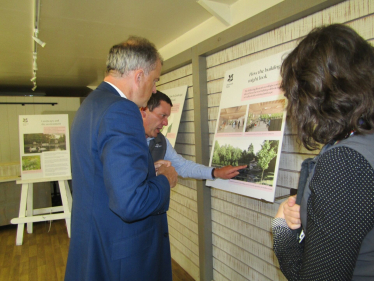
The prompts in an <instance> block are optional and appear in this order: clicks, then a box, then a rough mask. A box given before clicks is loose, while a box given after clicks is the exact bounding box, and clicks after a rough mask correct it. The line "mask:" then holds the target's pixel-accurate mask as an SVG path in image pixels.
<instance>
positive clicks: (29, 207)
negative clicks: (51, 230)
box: [27, 183, 34, 233]
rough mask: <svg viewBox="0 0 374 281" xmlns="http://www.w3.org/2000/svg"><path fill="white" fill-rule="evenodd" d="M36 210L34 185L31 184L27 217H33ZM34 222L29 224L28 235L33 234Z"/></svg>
mask: <svg viewBox="0 0 374 281" xmlns="http://www.w3.org/2000/svg"><path fill="white" fill-rule="evenodd" d="M33 210H34V184H33V183H29V189H28V191H27V216H28V217H32V215H33V213H32V212H33ZM32 225H33V224H32V222H29V223H27V233H32Z"/></svg>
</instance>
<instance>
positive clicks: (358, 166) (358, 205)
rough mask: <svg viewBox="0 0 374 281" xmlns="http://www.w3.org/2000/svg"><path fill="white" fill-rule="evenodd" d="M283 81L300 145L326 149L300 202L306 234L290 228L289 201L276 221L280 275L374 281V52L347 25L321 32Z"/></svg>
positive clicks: (288, 64)
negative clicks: (287, 211)
mask: <svg viewBox="0 0 374 281" xmlns="http://www.w3.org/2000/svg"><path fill="white" fill-rule="evenodd" d="M281 76H282V84H281V88H282V89H283V91H284V93H285V96H286V98H287V99H288V105H287V113H288V116H289V117H290V118H291V120H292V122H293V124H294V126H295V127H296V128H297V133H298V136H299V138H300V141H301V142H302V144H303V145H304V146H305V147H306V148H307V149H309V150H314V149H317V148H318V147H319V144H323V145H324V147H323V149H322V150H321V152H320V154H319V155H318V156H317V157H316V158H315V159H313V160H312V161H311V162H310V163H311V164H310V165H311V166H310V167H311V168H310V169H309V171H308V173H309V176H308V173H307V176H306V178H307V177H308V179H307V181H306V184H305V191H304V194H303V195H300V194H298V195H297V196H301V197H300V198H302V200H301V206H300V207H299V208H300V217H301V225H302V234H301V235H300V236H298V237H297V238H296V236H295V235H294V232H293V230H292V229H291V228H296V226H295V227H292V223H289V221H287V222H286V220H285V218H286V219H287V216H285V211H284V210H286V209H287V204H286V202H287V201H285V202H283V203H282V204H281V206H280V207H279V210H278V213H277V215H276V217H275V219H274V220H273V223H272V227H273V236H274V252H275V254H276V256H277V258H278V261H279V264H280V268H281V270H282V272H283V274H284V275H285V276H286V278H287V279H288V280H308V281H313V280H374V49H373V47H372V46H371V45H370V44H369V43H367V42H366V41H365V40H364V39H363V38H362V37H360V36H359V35H358V34H357V33H356V32H355V31H354V30H353V29H351V28H349V27H347V26H345V25H341V24H334V25H330V26H325V27H320V28H317V29H314V30H313V31H312V32H310V33H309V34H308V35H307V37H305V38H304V39H303V40H302V41H301V42H300V43H299V45H298V46H297V47H296V49H295V50H293V51H292V52H291V53H290V54H289V55H288V56H287V58H286V59H285V60H284V61H283V64H282V68H281ZM313 164H314V165H313ZM302 174H303V173H301V175H302ZM299 188H300V187H299ZM297 214H298V212H297ZM295 225H297V224H295ZM289 226H291V228H290V227H289Z"/></svg>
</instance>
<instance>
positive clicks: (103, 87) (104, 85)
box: [96, 81, 120, 96]
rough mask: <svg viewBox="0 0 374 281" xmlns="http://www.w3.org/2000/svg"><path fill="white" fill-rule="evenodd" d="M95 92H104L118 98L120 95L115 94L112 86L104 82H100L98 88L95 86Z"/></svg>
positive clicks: (115, 91)
mask: <svg viewBox="0 0 374 281" xmlns="http://www.w3.org/2000/svg"><path fill="white" fill-rule="evenodd" d="M96 90H99V91H104V92H111V93H112V94H116V95H117V96H120V94H119V93H118V92H117V90H116V89H114V88H113V87H112V85H110V84H108V83H106V82H104V81H103V82H101V83H100V85H99V86H97V88H96Z"/></svg>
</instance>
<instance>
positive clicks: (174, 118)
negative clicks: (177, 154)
mask: <svg viewBox="0 0 374 281" xmlns="http://www.w3.org/2000/svg"><path fill="white" fill-rule="evenodd" d="M161 92H163V93H164V94H165V95H167V96H168V97H169V98H170V100H171V102H172V104H173V106H172V108H171V114H170V116H169V118H168V124H167V126H165V127H163V128H162V130H161V133H162V134H163V135H164V136H165V137H166V138H167V139H168V140H169V142H170V144H171V145H172V146H173V147H174V146H175V141H176V140H177V134H178V129H179V124H180V121H181V117H182V111H183V106H184V100H185V98H186V93H187V85H186V86H181V87H177V88H173V89H167V90H162V91H161Z"/></svg>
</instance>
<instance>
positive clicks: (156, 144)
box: [141, 91, 246, 179]
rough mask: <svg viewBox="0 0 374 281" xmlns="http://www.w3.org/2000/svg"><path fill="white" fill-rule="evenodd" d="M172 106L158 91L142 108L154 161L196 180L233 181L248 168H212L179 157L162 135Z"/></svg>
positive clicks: (146, 133)
mask: <svg viewBox="0 0 374 281" xmlns="http://www.w3.org/2000/svg"><path fill="white" fill-rule="evenodd" d="M172 106H173V104H172V102H171V100H170V98H169V97H168V96H167V95H165V94H164V93H162V92H160V91H157V93H156V94H153V95H152V96H151V98H150V99H149V101H148V103H147V107H146V108H141V114H142V117H143V125H144V130H145V135H146V137H147V143H148V146H149V149H150V151H151V154H152V157H153V161H155V162H156V161H158V160H161V159H164V160H168V161H170V162H171V164H172V166H173V167H174V168H175V170H176V171H177V173H178V175H180V176H182V177H184V178H195V179H214V178H221V179H231V178H233V177H235V176H237V175H238V174H239V172H238V170H240V169H244V168H245V167H246V165H244V166H237V167H233V166H231V165H230V166H225V167H222V168H212V167H207V166H204V165H201V164H197V163H195V162H193V161H190V160H186V159H184V158H183V157H182V156H181V155H179V154H178V153H177V152H176V151H175V150H174V148H173V147H172V145H171V144H170V142H169V140H168V139H167V138H165V136H164V135H163V134H162V133H160V132H161V130H162V128H163V127H164V126H167V125H168V117H169V116H170V112H171V107H172Z"/></svg>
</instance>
